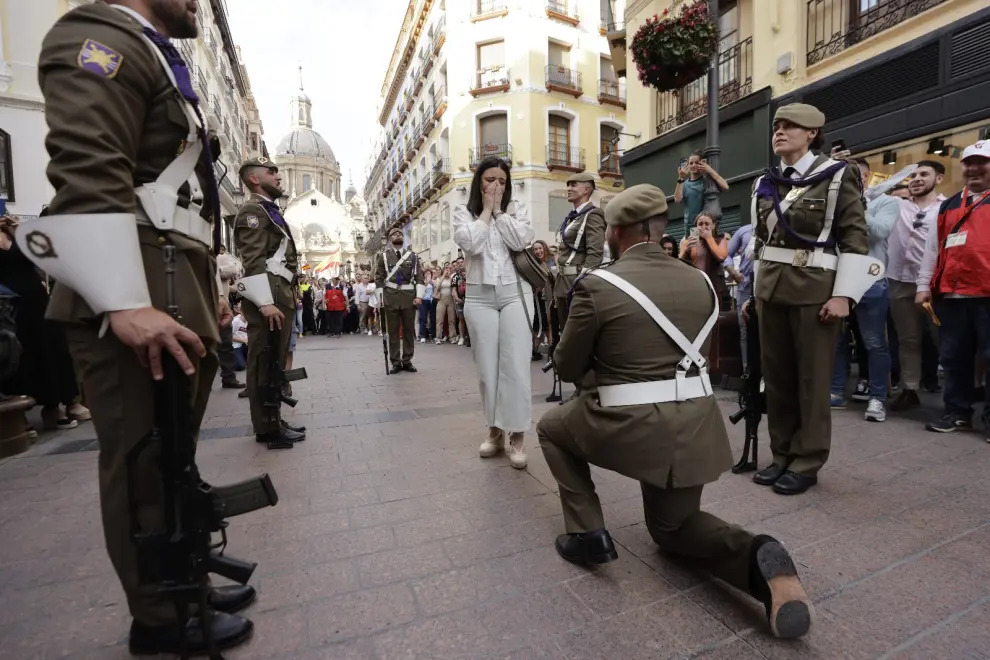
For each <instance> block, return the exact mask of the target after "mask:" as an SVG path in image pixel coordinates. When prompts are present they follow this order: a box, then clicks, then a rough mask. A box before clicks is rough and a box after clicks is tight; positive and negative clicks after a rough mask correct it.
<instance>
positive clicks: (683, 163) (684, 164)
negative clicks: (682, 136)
mask: <svg viewBox="0 0 990 660" xmlns="http://www.w3.org/2000/svg"><path fill="white" fill-rule="evenodd" d="M687 162H688V159H687V158H681V164H680V165H678V167H680V168H681V169H682V170H683V169H684V168H686V167H687Z"/></svg>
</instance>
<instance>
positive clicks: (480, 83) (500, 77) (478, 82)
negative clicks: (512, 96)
mask: <svg viewBox="0 0 990 660" xmlns="http://www.w3.org/2000/svg"><path fill="white" fill-rule="evenodd" d="M509 87H510V82H509V70H508V69H507V68H506V67H505V66H503V65H501V64H499V65H497V66H490V67H488V68H487V69H481V70H480V71H478V73H477V74H476V75H475V79H474V84H473V85H472V86H471V90H470V93H471V96H474V97H478V96H481V95H482V94H494V93H496V92H507V91H509Z"/></svg>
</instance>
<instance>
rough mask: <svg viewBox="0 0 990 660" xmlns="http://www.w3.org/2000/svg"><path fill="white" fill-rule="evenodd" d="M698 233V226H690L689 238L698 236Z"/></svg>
mask: <svg viewBox="0 0 990 660" xmlns="http://www.w3.org/2000/svg"><path fill="white" fill-rule="evenodd" d="M699 235H700V234H699V232H698V228H697V227H691V238H698V236H699Z"/></svg>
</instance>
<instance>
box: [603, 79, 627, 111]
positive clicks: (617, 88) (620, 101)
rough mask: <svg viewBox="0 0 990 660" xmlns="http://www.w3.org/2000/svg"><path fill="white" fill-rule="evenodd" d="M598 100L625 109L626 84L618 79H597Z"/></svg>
mask: <svg viewBox="0 0 990 660" xmlns="http://www.w3.org/2000/svg"><path fill="white" fill-rule="evenodd" d="M598 102H599V103H608V104H611V105H617V106H619V107H620V108H622V109H623V110H625V109H626V86H625V85H623V84H622V83H620V82H619V81H618V80H607V79H602V80H599V81H598Z"/></svg>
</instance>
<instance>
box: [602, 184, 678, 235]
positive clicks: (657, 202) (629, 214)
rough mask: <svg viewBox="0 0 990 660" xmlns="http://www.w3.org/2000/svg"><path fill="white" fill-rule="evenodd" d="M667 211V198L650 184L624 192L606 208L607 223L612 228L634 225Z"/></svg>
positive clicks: (614, 198) (640, 185)
mask: <svg viewBox="0 0 990 660" xmlns="http://www.w3.org/2000/svg"><path fill="white" fill-rule="evenodd" d="M666 210H667V196H666V195H665V194H664V193H663V191H662V190H660V189H659V188H657V187H656V186H653V185H650V184H649V183H640V184H637V185H635V186H633V187H631V188H627V189H626V190H623V191H622V192H620V193H619V194H618V195H616V196H615V197H613V198H612V199H611V201H609V203H608V206H606V207H605V222H606V223H607V224H609V225H611V226H612V227H623V226H625V225H634V224H636V223H637V222H642V221H643V220H647V219H649V218H652V217H653V216H656V215H660V214H661V213H664V212H666Z"/></svg>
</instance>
